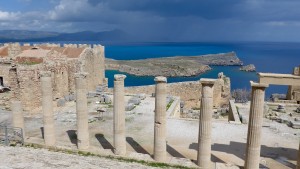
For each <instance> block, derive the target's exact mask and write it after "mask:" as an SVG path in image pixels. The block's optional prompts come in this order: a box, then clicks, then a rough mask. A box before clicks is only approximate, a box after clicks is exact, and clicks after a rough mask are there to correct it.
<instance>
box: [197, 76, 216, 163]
mask: <svg viewBox="0 0 300 169" xmlns="http://www.w3.org/2000/svg"><path fill="white" fill-rule="evenodd" d="M215 81H216V80H214V79H201V80H200V82H201V84H202V96H201V107H200V117H199V137H198V155H197V165H198V166H199V167H200V168H202V169H210V168H211V160H210V158H211V123H212V114H213V86H214V83H215Z"/></svg>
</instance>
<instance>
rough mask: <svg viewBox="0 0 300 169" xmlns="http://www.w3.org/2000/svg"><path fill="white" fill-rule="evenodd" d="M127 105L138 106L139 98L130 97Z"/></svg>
mask: <svg viewBox="0 0 300 169" xmlns="http://www.w3.org/2000/svg"><path fill="white" fill-rule="evenodd" d="M128 103H132V104H134V105H139V104H140V103H141V99H140V98H136V97H132V98H130V99H129V100H128Z"/></svg>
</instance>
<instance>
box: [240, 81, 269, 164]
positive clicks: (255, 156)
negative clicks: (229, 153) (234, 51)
mask: <svg viewBox="0 0 300 169" xmlns="http://www.w3.org/2000/svg"><path fill="white" fill-rule="evenodd" d="M251 86H252V100H251V105H250V106H251V107H250V117H249V124H248V135H247V149H246V159H245V166H244V167H245V169H258V168H259V161H260V148H261V131H262V123H263V113H264V99H265V89H266V87H268V85H266V84H259V83H254V82H252V81H251Z"/></svg>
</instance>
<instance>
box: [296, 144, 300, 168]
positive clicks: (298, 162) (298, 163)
mask: <svg viewBox="0 0 300 169" xmlns="http://www.w3.org/2000/svg"><path fill="white" fill-rule="evenodd" d="M296 169H300V142H299V150H298V160H297V167H296Z"/></svg>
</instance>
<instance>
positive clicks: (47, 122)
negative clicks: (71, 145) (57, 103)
mask: <svg viewBox="0 0 300 169" xmlns="http://www.w3.org/2000/svg"><path fill="white" fill-rule="evenodd" d="M41 86H42V108H43V120H44V140H45V145H46V146H54V145H55V142H56V139H55V127H54V115H53V101H52V98H53V94H52V81H51V72H49V71H45V72H41Z"/></svg>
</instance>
